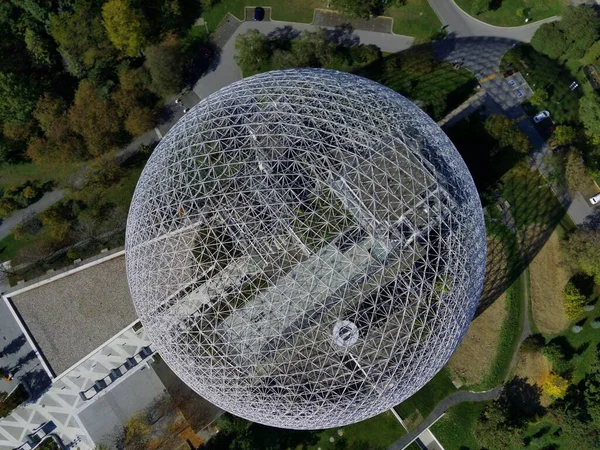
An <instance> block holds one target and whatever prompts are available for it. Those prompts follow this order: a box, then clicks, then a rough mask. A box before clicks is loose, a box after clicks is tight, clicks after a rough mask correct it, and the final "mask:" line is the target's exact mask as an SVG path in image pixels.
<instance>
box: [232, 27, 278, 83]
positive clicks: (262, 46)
mask: <svg viewBox="0 0 600 450" xmlns="http://www.w3.org/2000/svg"><path fill="white" fill-rule="evenodd" d="M235 49H236V50H237V55H235V61H236V62H237V64H238V66H240V69H242V72H243V73H249V72H255V71H257V70H259V69H260V67H261V66H263V65H267V64H268V62H269V61H270V59H271V55H272V54H273V50H272V48H271V44H270V42H269V39H268V38H267V37H266V36H265V35H263V34H261V33H260V32H259V31H258V30H254V29H253V30H248V31H247V32H246V33H244V34H240V35H239V36H238V37H237V38H236V39H235Z"/></svg>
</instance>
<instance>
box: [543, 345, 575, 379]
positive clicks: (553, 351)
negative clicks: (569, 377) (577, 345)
mask: <svg viewBox="0 0 600 450" xmlns="http://www.w3.org/2000/svg"><path fill="white" fill-rule="evenodd" d="M542 353H543V354H544V356H545V357H546V358H548V361H550V362H551V363H552V369H553V370H554V371H555V372H556V373H558V374H563V373H565V372H566V371H568V370H569V368H570V367H571V365H570V364H569V360H568V359H567V357H566V355H565V352H564V349H563V346H562V345H560V344H559V343H558V342H556V341H555V342H549V343H548V345H546V346H545V347H544V348H543V349H542Z"/></svg>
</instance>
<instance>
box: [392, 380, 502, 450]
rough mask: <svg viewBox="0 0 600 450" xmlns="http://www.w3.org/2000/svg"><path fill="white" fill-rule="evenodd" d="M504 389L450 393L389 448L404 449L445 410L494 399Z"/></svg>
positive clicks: (393, 449) (499, 387) (500, 387)
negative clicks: (416, 425)
mask: <svg viewBox="0 0 600 450" xmlns="http://www.w3.org/2000/svg"><path fill="white" fill-rule="evenodd" d="M501 391H502V386H498V387H495V388H494V389H492V390H489V391H485V392H468V391H459V392H456V393H454V394H452V395H449V396H448V397H446V398H445V399H443V400H442V401H441V402H439V403H438V404H437V405H436V407H435V408H434V409H433V411H431V413H430V414H429V415H428V416H427V418H426V419H425V420H424V421H423V422H422V423H421V424H420V425H419V426H418V427H416V428H415V429H414V430H413V431H411V432H410V433H408V434H406V435H404V436H402V437H401V438H400V439H398V440H397V441H396V442H394V443H393V444H392V445H391V446H390V447H389V448H390V450H402V449H403V448H404V447H406V446H407V445H409V444H410V443H411V442H413V441H414V440H415V439H416V438H417V437H418V436H419V435H420V434H421V433H422V432H423V431H425V430H426V429H427V428H429V427H430V426H431V424H433V423H434V422H435V421H436V420H437V419H438V418H439V417H440V416H441V415H442V414H444V412H446V411H447V410H448V409H450V408H451V407H453V406H454V405H457V404H459V403H463V402H483V401H486V400H492V399H495V398H497V397H498V396H499V395H500V392H501Z"/></svg>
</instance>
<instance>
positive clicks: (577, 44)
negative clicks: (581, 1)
mask: <svg viewBox="0 0 600 450" xmlns="http://www.w3.org/2000/svg"><path fill="white" fill-rule="evenodd" d="M599 22H600V21H599V20H598V16H597V14H596V12H595V11H594V10H593V9H592V8H588V7H587V6H584V5H582V6H569V7H568V8H567V9H566V10H565V12H564V13H563V14H562V19H561V20H560V22H558V24H559V26H560V28H561V30H562V32H563V35H564V39H565V41H566V46H567V49H566V50H567V51H566V52H567V56H568V57H569V58H581V57H582V56H583V55H584V54H585V52H586V51H587V50H588V49H589V48H590V47H591V46H592V45H593V44H594V43H595V42H596V41H598V39H599V38H600V34H599V30H600V23H599Z"/></svg>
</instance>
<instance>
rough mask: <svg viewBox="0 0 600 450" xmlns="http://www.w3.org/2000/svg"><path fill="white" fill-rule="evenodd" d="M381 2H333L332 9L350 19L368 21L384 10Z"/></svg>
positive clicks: (347, 0)
mask: <svg viewBox="0 0 600 450" xmlns="http://www.w3.org/2000/svg"><path fill="white" fill-rule="evenodd" d="M385 3H386V2H384V1H383V0H333V1H332V4H333V7H334V8H336V9H339V10H340V11H342V12H343V13H345V14H346V15H348V16H350V17H362V18H365V19H368V18H369V17H371V16H377V15H379V14H381V13H382V12H383V10H384V7H385Z"/></svg>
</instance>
